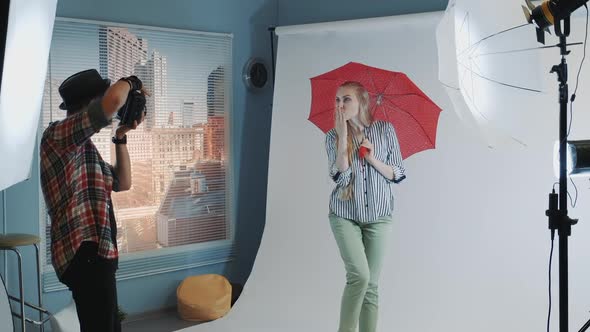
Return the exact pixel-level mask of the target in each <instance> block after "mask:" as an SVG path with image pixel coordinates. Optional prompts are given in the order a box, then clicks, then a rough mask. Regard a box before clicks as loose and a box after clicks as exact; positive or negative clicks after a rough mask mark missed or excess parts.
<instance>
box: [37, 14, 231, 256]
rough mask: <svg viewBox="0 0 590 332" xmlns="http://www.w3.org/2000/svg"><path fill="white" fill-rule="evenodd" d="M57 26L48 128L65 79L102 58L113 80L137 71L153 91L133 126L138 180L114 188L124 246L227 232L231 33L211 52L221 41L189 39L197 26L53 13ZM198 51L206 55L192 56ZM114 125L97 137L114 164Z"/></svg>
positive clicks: (100, 65) (104, 72)
mask: <svg viewBox="0 0 590 332" xmlns="http://www.w3.org/2000/svg"><path fill="white" fill-rule="evenodd" d="M55 29H56V34H55V38H54V40H53V43H52V48H51V55H50V66H49V70H48V75H47V81H46V86H45V93H44V99H43V110H42V122H41V127H42V128H41V130H43V129H44V128H46V127H47V125H48V124H49V122H52V121H58V120H61V119H63V118H64V117H65V112H64V111H61V110H59V109H58V107H57V106H58V105H59V103H61V97H60V96H59V93H58V87H59V85H60V84H61V82H62V81H63V80H64V79H65V78H66V77H68V76H69V75H71V74H73V73H75V72H77V71H80V70H84V69H88V68H96V69H97V70H98V71H99V73H100V74H101V76H103V77H104V78H109V79H110V80H111V82H114V81H116V80H118V79H119V78H121V77H126V76H130V75H136V76H138V77H139V78H140V79H141V80H142V82H143V83H144V86H145V87H146V88H147V89H148V91H150V93H151V96H150V97H148V98H147V103H146V110H147V115H146V119H145V121H144V122H143V123H142V124H141V125H140V126H139V127H138V128H137V129H136V130H133V131H131V132H129V133H128V134H127V136H128V150H129V154H130V159H131V165H132V178H133V185H132V188H131V189H130V190H129V191H126V192H120V193H115V192H113V194H112V198H113V206H114V207H115V216H116V219H117V228H118V236H117V242H118V245H119V250H120V252H122V253H125V252H136V251H143V250H151V249H157V248H161V247H168V246H177V245H185V244H191V243H197V242H206V241H214V240H221V239H226V238H228V236H229V222H228V213H226V206H227V204H226V203H227V188H226V184H227V181H226V177H227V170H228V168H227V167H228V160H227V155H226V154H227V149H226V147H225V145H226V143H225V137H226V134H227V133H226V130H227V107H226V104H227V103H226V100H225V99H226V98H225V96H226V93H225V90H226V88H227V86H228V84H227V82H228V80H227V78H226V76H227V75H230V74H231V71H230V70H229V69H230V68H228V64H229V66H231V52H226V51H225V49H226V48H227V49H231V40H220V41H218V43H219V42H224V43H227V44H228V45H224V46H223V47H220V48H219V50H217V53H219V54H218V56H212V55H213V54H214V53H215V49H214V48H213V49H211V47H209V49H207V47H205V46H203V45H200V44H199V42H195V41H192V40H191V38H192V39H194V38H195V36H194V35H189V36H185V35H183V34H175V33H170V32H160V31H148V30H145V31H144V30H138V29H127V28H122V27H112V26H103V25H93V24H89V23H77V22H56V27H55ZM60 30H63V32H64V33H63V34H60V33H59V32H60ZM72 31H75V32H76V33H71V32H72ZM206 38H212V37H206ZM218 38H219V37H218ZM201 44H205V43H203V42H202V41H201ZM221 44H223V43H221ZM199 54H201V55H203V61H200V60H199V58H198V57H197V58H195V56H196V55H199ZM226 68H228V70H227V71H226V70H225V69H226ZM113 130H114V129H113V126H112V125H110V126H108V127H106V128H103V129H102V130H101V131H100V132H99V133H97V134H95V135H93V137H92V142H93V143H94V145H95V146H96V147H97V150H98V151H99V153H100V154H101V157H102V158H103V159H104V160H105V162H108V163H111V164H113V162H114V160H115V149H114V145H113V144H112V143H111V137H112V135H113Z"/></svg>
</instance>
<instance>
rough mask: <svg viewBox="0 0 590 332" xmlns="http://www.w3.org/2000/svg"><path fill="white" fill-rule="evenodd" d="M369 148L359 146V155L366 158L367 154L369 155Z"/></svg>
mask: <svg viewBox="0 0 590 332" xmlns="http://www.w3.org/2000/svg"><path fill="white" fill-rule="evenodd" d="M369 151H370V150H369V148H367V147H366V146H361V147H360V148H359V157H360V158H361V159H363V158H365V156H366V155H367V153H369Z"/></svg>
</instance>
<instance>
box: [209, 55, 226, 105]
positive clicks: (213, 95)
mask: <svg viewBox="0 0 590 332" xmlns="http://www.w3.org/2000/svg"><path fill="white" fill-rule="evenodd" d="M221 113H225V70H224V68H223V66H219V67H217V69H215V70H214V71H212V72H211V73H210V74H209V76H208V77H207V116H216V115H220V114H221Z"/></svg>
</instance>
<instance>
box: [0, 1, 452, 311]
mask: <svg viewBox="0 0 590 332" xmlns="http://www.w3.org/2000/svg"><path fill="white" fill-rule="evenodd" d="M359 3H360V2H358V1H352V0H322V1H318V0H299V1H292V0H291V1H289V0H247V1H245V0H241V1H240V0H215V1H198V0H173V1H164V0H126V1H118V0H102V1H96V0H59V2H58V8H57V15H58V16H61V17H71V18H81V19H91V20H101V21H111V22H122V23H130V24H140V25H149V26H160V27H168V28H177V29H189V30H202V31H212V32H228V33H233V34H234V47H233V50H234V54H233V61H234V62H233V64H234V73H233V77H234V85H233V87H234V91H233V114H232V119H233V126H234V128H233V130H234V136H233V138H232V142H233V146H234V151H233V154H232V157H233V160H234V168H235V184H234V190H233V193H232V195H233V198H234V202H235V206H234V208H235V211H236V213H237V219H236V221H237V229H236V241H237V257H236V260H235V262H234V263H232V264H228V265H224V264H220V265H215V266H209V267H206V268H201V269H195V270H189V271H183V272H177V273H168V274H162V275H158V276H154V277H146V278H140V279H133V280H127V281H123V282H120V283H119V299H120V303H121V305H122V306H123V307H124V309H125V310H127V311H128V312H129V313H139V312H142V311H150V310H156V309H160V308H162V307H167V306H172V305H174V304H175V298H174V294H175V288H176V286H177V285H178V283H179V282H180V281H181V280H182V279H183V278H184V277H186V276H187V275H191V274H199V273H222V274H224V275H226V276H228V277H229V278H230V279H231V280H232V281H236V282H242V283H243V282H245V280H246V279H247V277H248V275H249V274H250V270H251V267H252V263H253V261H254V258H255V256H256V253H257V250H258V246H259V244H260V238H261V236H262V231H263V229H264V222H265V212H266V187H267V169H268V150H269V137H270V121H271V109H272V108H271V103H272V89H271V88H270V87H268V88H266V89H265V90H264V91H262V92H261V93H250V92H248V91H246V89H245V88H244V85H243V84H242V80H241V74H242V67H243V65H244V63H245V62H246V61H247V60H248V59H249V57H251V56H256V57H262V58H263V59H265V60H266V61H267V63H269V64H270V63H271V56H270V40H269V33H268V31H267V27H269V26H276V25H293V24H304V23H315V22H325V21H334V20H345V19H357V18H368V17H377V16H389V15H399V14H407V13H416V12H425V11H436V10H443V9H444V8H445V7H446V4H447V1H446V0H421V1H397V2H396V1H391V0H366V1H364V2H362V5H360V6H359ZM37 154H38V152H37V151H35V156H36V155H37ZM33 163H34V164H33V174H32V175H33V177H32V179H31V180H28V181H25V182H22V183H19V184H17V185H15V186H13V187H11V188H9V189H8V190H7V191H6V193H7V201H8V206H9V207H8V209H7V214H8V215H7V220H6V223H7V228H8V231H9V232H25V233H34V234H36V233H37V232H38V231H39V211H38V204H39V195H38V188H39V187H38V186H39V183H38V180H37V179H38V177H39V169H38V160H37V159H35V160H34V162H33ZM0 199H1V195H0ZM0 205H1V204H0ZM1 208H2V207H1V206H0V219H1V215H2V213H1V212H2V211H1ZM2 222H4V221H3V220H0V230H2V228H1V227H2ZM9 257H10V256H9ZM25 259H26V262H33V261H34V258H33V255H32V251H27V255H26V257H25ZM9 261H10V263H11V264H10V265H9V269H10V271H11V272H13V271H15V267H16V266H15V265H14V263H13V261H14V259H12V258H10V259H9ZM1 262H2V256H1V255H0V263H1ZM25 265H26V266H25V268H26V269H25V273H26V275H27V276H32V275H34V270H33V267H34V265H33V264H32V263H31V264H29V263H27V264H25ZM9 278H10V280H9V284H10V288H11V289H15V287H16V279H15V275H14V272H13V273H10V274H9ZM33 281H34V280H33V279H32V278H27V280H26V282H27V284H33ZM146 290H149V291H146ZM27 294H28V295H27V296H28V297H29V298H31V299H32V298H33V294H34V293H33V292H31V289H30V287H29V291H28V292H27ZM68 301H69V292H52V293H48V294H45V303H46V306H47V307H48V308H49V309H50V310H53V311H55V310H57V309H59V308H61V307H62V306H64V305H65V304H67V302H68Z"/></svg>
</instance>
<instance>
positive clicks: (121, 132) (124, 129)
mask: <svg viewBox="0 0 590 332" xmlns="http://www.w3.org/2000/svg"><path fill="white" fill-rule="evenodd" d="M144 119H145V112H143V113H142V114H141V118H140V119H139V121H137V120H135V121H133V125H132V126H128V125H121V124H120V125H119V126H118V127H117V130H116V131H115V136H117V138H118V139H121V138H123V136H125V135H126V134H127V133H128V132H129V131H131V130H134V129H136V128H137V126H139V125H140V124H141V123H142V122H143V120H144Z"/></svg>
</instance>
